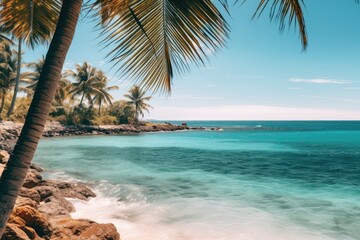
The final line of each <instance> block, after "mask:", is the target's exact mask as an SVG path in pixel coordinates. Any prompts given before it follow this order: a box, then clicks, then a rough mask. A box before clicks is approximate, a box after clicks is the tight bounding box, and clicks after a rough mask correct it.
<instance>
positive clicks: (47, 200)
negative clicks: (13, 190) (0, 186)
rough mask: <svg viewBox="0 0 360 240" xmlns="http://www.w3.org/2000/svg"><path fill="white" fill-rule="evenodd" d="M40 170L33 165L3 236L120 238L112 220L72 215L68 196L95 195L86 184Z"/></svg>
mask: <svg viewBox="0 0 360 240" xmlns="http://www.w3.org/2000/svg"><path fill="white" fill-rule="evenodd" d="M4 166H5V165H4V164H0V176H1V173H2V170H3V168H4ZM41 171H42V169H41V168H40V167H37V166H35V165H31V167H30V170H29V172H28V174H27V176H26V179H25V181H24V184H23V187H22V189H21V192H20V195H19V197H18V198H17V200H16V205H15V208H14V210H13V212H12V214H11V216H10V219H9V221H8V224H7V226H6V229H5V232H4V234H3V236H2V238H1V240H13V239H17V240H47V239H50V240H52V239H56V240H60V239H74V240H75V239H76V240H80V239H84V240H85V239H94V240H112V239H114V240H119V239H120V235H119V233H117V231H116V228H115V226H114V225H113V224H98V223H96V222H94V221H91V220H86V219H80V220H76V219H72V218H71V216H70V213H71V212H74V211H75V208H74V206H73V205H72V203H71V202H69V201H68V200H66V198H78V199H82V200H87V199H89V198H91V197H95V196H96V195H95V193H94V192H93V191H91V190H90V189H89V188H88V187H87V186H86V185H85V184H82V183H68V182H62V181H55V180H44V179H43V178H42V176H41V174H40V172H41Z"/></svg>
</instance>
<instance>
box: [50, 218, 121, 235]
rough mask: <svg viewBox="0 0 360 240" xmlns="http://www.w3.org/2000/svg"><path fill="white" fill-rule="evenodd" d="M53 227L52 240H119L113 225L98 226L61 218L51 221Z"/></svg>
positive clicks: (93, 223) (83, 220)
mask: <svg viewBox="0 0 360 240" xmlns="http://www.w3.org/2000/svg"><path fill="white" fill-rule="evenodd" d="M51 225H52V226H54V229H55V230H54V233H53V237H52V239H53V240H61V239H74V240H75V239H77V240H89V239H91V240H102V239H106V240H119V239H120V235H119V233H118V232H117V231H116V228H115V227H114V225H113V224H98V223H95V222H93V221H90V220H85V219H71V218H61V219H55V220H52V221H51Z"/></svg>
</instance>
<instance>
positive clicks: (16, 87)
mask: <svg viewBox="0 0 360 240" xmlns="http://www.w3.org/2000/svg"><path fill="white" fill-rule="evenodd" d="M21 41H22V40H21V38H19V43H18V54H17V69H16V78H15V87H14V95H13V97H12V100H11V104H10V107H9V110H8V112H7V115H6V116H7V117H10V115H11V113H12V111H13V110H14V107H15V101H16V96H17V93H18V91H19V83H20V74H21Z"/></svg>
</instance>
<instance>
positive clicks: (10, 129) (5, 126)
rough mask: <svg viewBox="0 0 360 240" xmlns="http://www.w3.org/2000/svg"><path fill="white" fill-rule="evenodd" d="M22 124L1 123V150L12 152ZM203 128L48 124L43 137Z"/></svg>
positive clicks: (154, 125) (150, 125)
mask: <svg viewBox="0 0 360 240" xmlns="http://www.w3.org/2000/svg"><path fill="white" fill-rule="evenodd" d="M22 126H23V125H22V124H20V123H14V122H10V121H3V122H0V150H5V151H8V152H10V151H11V149H12V147H13V144H14V142H15V140H16V139H17V137H18V136H19V134H20V131H21V128H22ZM202 129H203V128H190V127H188V126H187V125H186V124H185V125H174V124H170V123H159V124H147V125H138V126H135V125H130V124H122V125H103V126H83V125H79V126H64V125H62V124H60V123H59V122H48V123H47V124H46V126H45V129H44V133H43V137H61V136H81V135H119V134H137V133H145V132H161V131H180V130H202Z"/></svg>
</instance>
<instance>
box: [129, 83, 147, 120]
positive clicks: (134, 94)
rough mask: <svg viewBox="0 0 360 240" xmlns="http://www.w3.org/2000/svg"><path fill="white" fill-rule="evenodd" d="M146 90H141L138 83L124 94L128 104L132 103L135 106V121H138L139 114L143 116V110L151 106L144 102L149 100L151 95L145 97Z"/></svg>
mask: <svg viewBox="0 0 360 240" xmlns="http://www.w3.org/2000/svg"><path fill="white" fill-rule="evenodd" d="M145 94H146V92H145V91H143V90H142V89H141V88H140V87H139V86H138V85H134V86H133V87H132V88H131V89H130V90H129V94H125V95H124V96H125V97H126V98H128V99H129V101H128V104H130V105H133V106H134V108H135V122H136V123H137V122H138V121H139V114H140V115H141V116H142V117H144V111H147V112H149V108H151V106H150V105H149V104H148V103H146V102H148V101H150V99H151V96H147V97H145Z"/></svg>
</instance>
